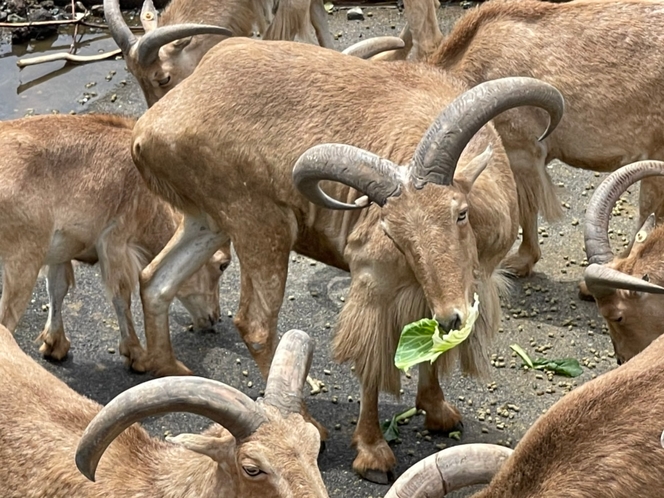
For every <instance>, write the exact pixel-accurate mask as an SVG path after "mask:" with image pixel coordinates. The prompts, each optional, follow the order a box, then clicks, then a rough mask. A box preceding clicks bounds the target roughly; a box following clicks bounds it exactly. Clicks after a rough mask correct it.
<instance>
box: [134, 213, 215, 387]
mask: <svg viewBox="0 0 664 498" xmlns="http://www.w3.org/2000/svg"><path fill="white" fill-rule="evenodd" d="M226 242H228V236H227V235H226V234H225V233H222V232H214V231H212V230H211V229H210V227H209V225H208V222H207V217H206V215H204V214H203V215H201V216H192V215H189V214H186V215H185V216H184V219H183V220H182V222H181V223H180V226H179V227H178V229H177V231H176V232H175V235H173V237H172V238H171V240H170V241H169V242H168V244H167V245H166V247H165V248H164V249H163V250H162V251H161V252H160V253H159V254H158V255H157V257H156V258H155V259H154V260H152V262H151V263H150V264H149V265H148V266H146V267H145V268H144V269H143V271H142V272H141V276H140V291H141V301H142V303H143V315H144V320H145V340H146V344H147V348H146V353H145V355H143V356H141V357H139V358H130V362H131V368H132V369H134V370H137V371H139V372H145V371H150V372H152V373H153V374H154V375H156V376H165V375H190V374H191V370H189V369H188V368H187V367H186V366H185V365H184V364H183V363H182V362H180V361H178V360H177V359H176V358H175V353H174V352H173V346H172V344H171V337H170V329H169V324H168V309H169V306H170V304H171V302H172V301H173V299H174V298H175V294H176V293H177V290H178V289H179V288H180V286H181V285H182V284H183V282H184V281H185V280H187V279H188V278H189V277H191V275H193V274H194V273H195V272H196V271H197V270H198V269H199V268H201V267H202V266H203V265H204V264H205V262H206V261H208V260H209V259H210V258H211V257H212V256H213V255H214V253H215V252H216V251H217V250H218V249H219V248H220V247H221V246H222V245H223V244H225V243H226Z"/></svg>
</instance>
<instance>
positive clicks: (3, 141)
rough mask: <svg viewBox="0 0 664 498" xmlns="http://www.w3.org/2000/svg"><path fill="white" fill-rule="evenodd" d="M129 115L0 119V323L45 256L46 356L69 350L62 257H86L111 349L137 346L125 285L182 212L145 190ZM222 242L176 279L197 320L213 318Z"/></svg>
mask: <svg viewBox="0 0 664 498" xmlns="http://www.w3.org/2000/svg"><path fill="white" fill-rule="evenodd" d="M134 123H135V121H134V120H131V119H125V118H121V117H117V116H109V115H91V114H89V115H82V116H71V115H48V116H35V117H31V118H23V119H17V120H13V121H4V122H0V148H1V149H2V155H1V156H0V260H2V263H3V275H2V278H3V280H2V297H1V298H0V324H2V325H4V326H5V327H7V328H8V329H9V330H10V331H11V332H14V330H15V329H16V326H17V325H18V323H19V321H20V319H21V317H22V316H23V314H24V312H25V309H26V307H27V306H28V303H29V302H30V297H31V295H32V290H33V288H34V286H35V283H36V281H37V277H38V275H39V271H40V269H41V268H42V267H43V266H48V276H47V289H48V295H49V311H48V319H47V322H46V327H45V328H44V331H43V332H42V333H41V335H40V336H39V339H38V340H40V341H43V344H42V346H41V351H42V353H43V354H44V355H45V356H49V357H51V358H54V359H57V360H60V359H62V358H64V357H65V356H66V355H67V352H68V351H69V346H70V343H69V339H68V338H67V336H66V335H65V331H64V325H63V322H62V308H63V300H64V298H65V296H66V294H67V291H68V289H69V288H70V287H71V286H72V285H73V284H74V272H73V268H72V264H71V261H72V260H77V261H82V262H84V263H89V264H94V263H96V262H99V267H100V273H101V277H102V281H103V284H104V287H105V289H106V292H107V294H108V297H109V300H110V301H111V302H112V304H113V308H114V309H115V312H116V314H117V319H118V325H119V329H120V352H121V353H122V354H123V355H125V356H130V357H133V358H136V357H137V356H139V357H140V356H141V355H142V354H144V353H143V348H142V347H141V343H140V341H139V340H138V337H137V336H136V332H135V331H134V325H133V320H132V316H131V309H130V308H131V293H132V291H133V290H134V289H135V288H136V286H137V285H138V276H139V273H140V271H141V269H142V268H143V267H144V266H145V265H146V264H147V263H148V262H149V261H150V260H152V259H153V258H154V257H155V256H156V255H157V254H158V253H159V252H160V251H161V250H162V249H163V248H164V247H165V246H166V244H167V243H168V241H169V239H170V238H171V237H172V236H173V234H174V233H175V232H176V229H177V227H178V223H179V222H180V220H181V219H182V215H181V214H180V213H178V212H176V211H175V210H174V209H172V208H171V207H170V206H169V205H168V204H166V203H165V202H164V201H163V200H161V199H159V198H158V197H157V196H155V195H154V194H153V193H152V192H150V191H149V190H148V189H147V187H146V185H145V182H143V180H142V178H141V176H140V175H139V173H138V171H137V170H136V167H135V166H134V164H133V162H132V159H131V155H130V152H131V134H132V128H133V126H134ZM230 257H231V256H230V246H225V247H222V248H221V250H220V251H218V252H216V253H215V254H214V255H212V257H211V258H210V259H209V260H208V261H207V263H206V264H205V265H204V266H203V267H202V268H200V269H199V270H198V271H197V272H196V273H195V274H194V275H192V277H191V278H190V279H189V280H188V281H187V282H186V283H185V284H184V285H183V286H182V287H180V288H179V289H178V298H179V300H180V301H181V302H182V304H183V305H184V306H185V308H186V309H187V310H188V311H189V313H190V314H191V316H192V318H193V320H194V326H195V327H196V328H201V329H202V328H209V327H210V326H211V325H212V324H214V323H215V322H217V320H218V319H219V278H220V277H221V274H222V272H223V270H224V269H225V268H226V266H228V264H229V262H230Z"/></svg>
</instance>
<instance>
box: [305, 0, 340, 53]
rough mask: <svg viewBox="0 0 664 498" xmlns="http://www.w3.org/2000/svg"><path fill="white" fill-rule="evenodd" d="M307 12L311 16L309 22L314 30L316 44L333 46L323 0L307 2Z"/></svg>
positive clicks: (327, 46)
mask: <svg viewBox="0 0 664 498" xmlns="http://www.w3.org/2000/svg"><path fill="white" fill-rule="evenodd" d="M309 14H310V16H311V24H313V26H314V30H315V31H316V38H317V39H318V44H319V45H320V46H321V47H325V48H334V40H333V39H332V35H331V34H330V26H329V24H328V23H327V11H326V10H325V5H324V4H323V0H311V3H310V4H309Z"/></svg>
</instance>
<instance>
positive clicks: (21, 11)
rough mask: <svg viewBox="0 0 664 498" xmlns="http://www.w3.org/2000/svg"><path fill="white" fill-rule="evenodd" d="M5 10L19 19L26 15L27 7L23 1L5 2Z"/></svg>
mask: <svg viewBox="0 0 664 498" xmlns="http://www.w3.org/2000/svg"><path fill="white" fill-rule="evenodd" d="M6 9H7V12H11V13H12V14H16V15H18V16H21V17H24V16H26V15H28V6H27V5H26V2H25V0H7V6H6ZM9 22H21V21H9Z"/></svg>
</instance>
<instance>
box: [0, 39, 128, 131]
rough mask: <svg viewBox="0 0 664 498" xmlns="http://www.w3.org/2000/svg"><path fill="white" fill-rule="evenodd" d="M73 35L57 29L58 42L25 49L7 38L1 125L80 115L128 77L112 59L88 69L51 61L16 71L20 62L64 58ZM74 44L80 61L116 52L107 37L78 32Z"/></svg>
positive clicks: (0, 44)
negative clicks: (16, 120)
mask: <svg viewBox="0 0 664 498" xmlns="http://www.w3.org/2000/svg"><path fill="white" fill-rule="evenodd" d="M73 33H74V30H73V28H64V27H61V28H60V30H59V34H58V35H57V36H54V37H52V38H48V39H46V40H40V41H35V40H33V41H31V42H30V43H28V44H24V45H12V44H11V42H10V41H7V38H8V37H7V36H5V37H3V38H1V39H0V40H3V41H0V120H7V119H13V118H19V117H22V116H25V115H26V114H47V113H51V112H54V111H57V112H60V113H68V112H70V111H74V112H81V111H83V110H85V108H86V107H87V105H89V104H90V103H91V102H93V101H95V100H96V99H98V98H99V97H100V96H103V95H104V94H106V93H108V92H109V91H110V90H112V89H113V88H114V87H115V86H116V85H117V84H118V83H119V82H120V81H121V80H123V79H126V78H127V77H128V76H129V73H128V72H127V70H126V69H125V63H124V61H123V60H115V59H109V60H105V61H101V62H94V63H89V64H72V63H67V62H65V61H54V62H47V63H44V64H38V65H34V66H28V67H24V68H22V69H21V68H19V67H18V66H17V65H16V61H17V60H19V59H26V58H30V57H36V56H39V55H47V54H52V53H56V52H68V51H69V48H70V45H71V43H72V40H73ZM9 39H11V38H9ZM78 39H79V40H80V42H79V43H78V44H77V45H78V47H79V48H78V52H77V53H78V54H79V55H95V54H98V53H99V52H100V51H105V52H107V51H111V50H115V49H117V45H116V44H115V42H114V41H113V39H112V38H111V37H110V35H109V34H108V31H101V30H98V29H96V28H88V27H84V26H80V27H79V38H78ZM112 71H115V72H116V74H115V75H111V72H112ZM107 78H110V79H107ZM86 85H87V86H88V87H87V88H86Z"/></svg>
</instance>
